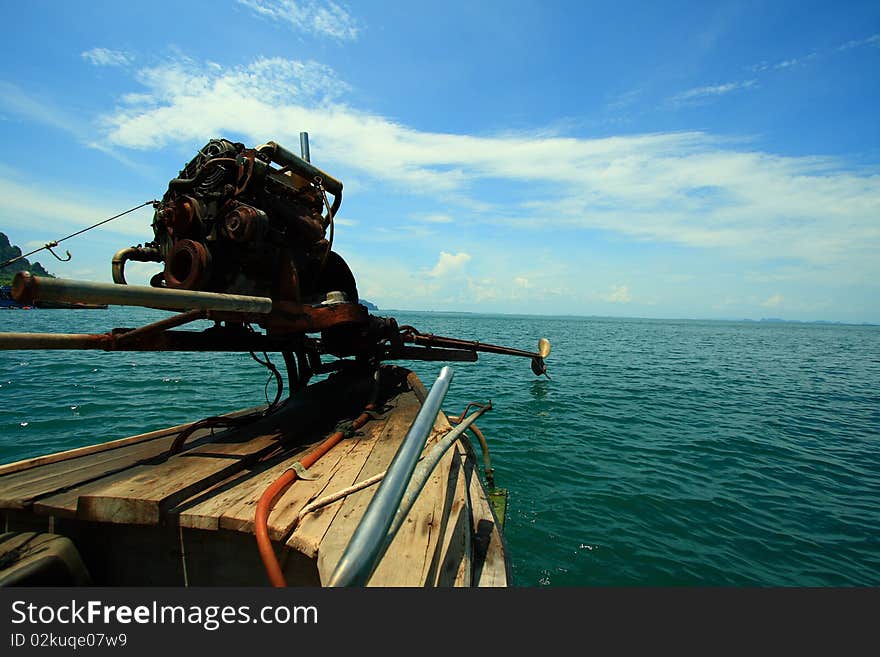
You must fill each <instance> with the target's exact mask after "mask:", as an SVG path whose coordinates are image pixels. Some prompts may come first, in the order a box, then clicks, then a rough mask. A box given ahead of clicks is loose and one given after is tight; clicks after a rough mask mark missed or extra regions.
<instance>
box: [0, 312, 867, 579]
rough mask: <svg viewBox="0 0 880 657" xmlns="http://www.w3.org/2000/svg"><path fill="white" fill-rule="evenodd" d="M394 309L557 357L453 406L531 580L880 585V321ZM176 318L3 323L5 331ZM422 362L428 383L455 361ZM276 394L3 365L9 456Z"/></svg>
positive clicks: (470, 368) (463, 368)
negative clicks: (472, 435)
mask: <svg viewBox="0 0 880 657" xmlns="http://www.w3.org/2000/svg"><path fill="white" fill-rule="evenodd" d="M379 314H382V313H381V311H380V313H379ZM394 315H395V316H396V317H397V318H398V319H399V321H400V322H401V323H409V324H413V325H415V326H417V327H418V328H419V329H421V330H423V331H429V332H434V333H438V334H441V335H451V336H456V337H463V338H471V339H479V340H481V341H485V342H498V343H502V344H509V345H511V346H517V347H520V348H526V349H532V348H534V345H535V344H536V342H537V338H538V337H541V336H544V337H547V338H549V339H550V340H551V342H552V343H553V353H552V355H551V356H550V358H549V359H548V365H549V371H550V375H551V376H552V377H553V379H552V380H547V379H544V378H540V379H538V378H535V377H534V376H533V375H532V373H531V371H530V369H529V364H528V361H527V360H523V359H514V358H505V357H502V356H494V355H491V354H486V355H482V356H481V357H480V362H479V363H473V364H472V363H458V364H453V369H454V370H455V379H454V381H453V383H452V387H451V389H450V393H449V395H448V397H447V401H446V404H445V406H444V407H445V409H446V410H447V411H449V412H455V413H458V412H460V410H461V409H462V408H463V406H464V404H465V403H467V402H468V401H472V400H473V401H485V400H486V399H491V400H492V401H493V403H494V405H495V409H494V410H493V411H491V412H490V413H487V414H486V415H485V416H484V417H483V418H482V419H481V421H480V425H481V427H482V429H483V431H484V432H485V433H486V435H487V437H488V439H489V443H490V446H491V449H492V458H493V465H494V466H495V471H496V482H497V484H498V485H499V486H502V487H506V488H508V489H509V491H510V506H509V511H508V518H507V526H506V540H507V544H508V548H509V550H510V553H511V557H512V567H513V576H514V583H515V584H516V585H519V586H539V585H549V586H571V585H583V586H595V585H601V586H617V585H638V586H655V585H664V586H669V585H673V586H674V585H701V586H704V585H705V586H715V585H733V586H754V585H757V586H765V585H773V586H841V585H842V586H850V585H872V586H877V585H880V328H878V327H868V326H840V325H818V324H769V323H750V322H716V321H674V320H635V319H594V318H540V317H510V316H505V317H499V316H482V315H469V314H461V315H449V314H432V313H411V312H400V313H394ZM161 316H163V314H162V313H159V312H156V311H148V310H141V309H121V308H111V309H110V310H106V311H82V310H80V311H65V310H52V311H40V310H35V311H5V312H3V313H2V314H0V327H2V328H0V330H3V331H55V332H79V331H86V332H103V331H106V330H108V329H109V328H111V327H114V326H136V325H140V324H143V323H145V322H147V321H150V320H152V319H157V318H159V317H161ZM277 361H278V362H279V364H280V358H278V359H277ZM412 367H413V369H415V370H416V371H417V372H418V373H419V375H420V376H422V378H423V380H425V382H426V384H427V385H430V383H431V381H433V378H434V377H435V376H436V374H437V372H438V371H439V368H440V364H437V363H415V364H412ZM266 382H267V375H266V371H265V370H264V369H263V368H261V367H260V366H258V365H257V364H256V363H254V362H253V361H252V360H251V359H250V358H249V356H248V355H247V354H205V355H195V354H162V353H143V354H140V353H103V352H73V351H68V352H33V351H29V352H0V386H2V387H0V403H2V407H3V409H4V410H3V415H2V417H0V462H9V461H14V460H18V459H21V458H25V457H28V456H33V455H36V454H41V453H45V452H51V451H57V450H60V449H69V448H71V447H76V446H79V445H84V444H90V443H93V442H95V441H100V440H106V439H112V438H118V437H124V436H126V435H130V434H133V433H140V432H143V431H148V430H151V429H155V428H160V427H163V426H168V425H171V424H177V423H181V422H185V421H189V420H193V419H196V418H198V417H202V416H206V415H211V414H215V413H219V412H224V411H228V410H231V409H235V408H240V407H245V406H252V405H256V404H259V403H264V402H265V395H266V387H265V386H266ZM273 392H274V389H273V387H272V386H271V385H270V386H269V388H268V394H269V395H270V396H271V395H272V394H273ZM95 427H100V429H96V428H95Z"/></svg>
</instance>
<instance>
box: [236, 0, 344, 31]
mask: <svg viewBox="0 0 880 657" xmlns="http://www.w3.org/2000/svg"><path fill="white" fill-rule="evenodd" d="M238 2H239V4H242V5H244V6H245V7H247V8H248V9H250V10H251V11H252V12H254V13H255V14H257V15H258V16H261V17H263V18H267V19H269V20H273V21H278V22H280V23H285V24H287V25H289V26H290V27H291V28H293V29H294V30H296V31H298V32H305V33H307V34H313V35H316V36H325V37H330V38H333V39H336V40H338V41H354V40H355V39H357V37H358V34H359V33H360V31H361V26H360V24H359V22H358V21H357V20H356V19H355V18H354V17H353V16H352V15H351V14H350V13H349V12H348V11H347V10H346V9H345V8H344V7H342V6H341V5H338V4H336V3H335V2H333V1H332V0H324V1H323V2H320V1H317V0H238Z"/></svg>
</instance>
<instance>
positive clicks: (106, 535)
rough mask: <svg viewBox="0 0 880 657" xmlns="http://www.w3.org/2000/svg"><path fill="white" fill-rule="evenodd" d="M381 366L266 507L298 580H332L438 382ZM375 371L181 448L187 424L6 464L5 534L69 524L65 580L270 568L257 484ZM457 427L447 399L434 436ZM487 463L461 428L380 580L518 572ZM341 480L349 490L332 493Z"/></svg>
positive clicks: (309, 444) (210, 576)
mask: <svg viewBox="0 0 880 657" xmlns="http://www.w3.org/2000/svg"><path fill="white" fill-rule="evenodd" d="M379 380H380V385H381V389H380V393H379V397H378V399H379V403H378V404H376V409H377V410H376V413H375V415H374V417H371V418H370V420H369V421H368V422H367V423H366V424H365V425H364V426H363V428H362V430H361V431H359V432H357V433H355V434H354V435H351V436H348V437H346V438H343V439H342V440H341V441H340V442H339V443H338V444H336V445H335V446H334V447H333V448H332V449H331V450H329V451H328V452H327V454H326V455H324V456H323V457H322V458H321V459H320V460H318V461H317V462H316V463H315V465H314V466H312V467H311V468H309V473H310V475H312V476H314V479H302V480H299V481H296V482H295V483H294V484H293V485H292V486H290V488H289V489H288V490H287V491H286V492H285V493H284V494H283V495H282V496H281V497H280V499H279V500H278V502H277V503H276V504H275V506H274V509H273V511H272V513H271V515H270V517H269V532H270V535H271V539H272V542H273V547H274V548H275V550H276V552H277V554H278V555H279V559H280V562H281V563H282V568H283V573H284V577H285V579H286V581H287V583H288V584H289V585H292V586H293V585H302V586H318V585H321V584H326V583H328V582H329V581H330V578H331V575H332V573H333V570H334V569H335V567H336V565H337V563H338V562H339V559H340V557H341V555H342V552H343V550H344V549H345V547H346V545H347V544H348V541H349V539H350V538H351V535H352V533H353V532H354V529H355V528H356V527H357V525H358V522H359V521H360V520H361V518H362V517H363V515H364V511H365V509H366V507H367V505H368V503H369V502H370V500H371V499H372V497H373V495H374V493H375V491H376V489H377V488H378V483H377V482H374V483H372V484H371V485H367V486H365V487H364V488H361V489H358V487H357V485H356V484H357V483H358V482H362V481H365V480H367V481H369V480H370V479H371V478H375V476H376V475H379V474H381V473H382V472H384V471H385V470H387V469H388V467H389V465H390V463H391V460H392V458H393V457H394V455H395V453H396V452H397V450H398V448H399V447H400V444H401V441H402V439H403V437H404V436H405V435H406V433H407V429H408V428H409V426H410V425H411V424H412V422H413V420H414V419H415V417H416V414H417V412H418V410H419V409H420V405H421V403H422V402H423V401H424V399H425V397H426V394H427V393H426V390H425V388H424V386H423V385H422V383H421V382H420V381H419V379H418V378H417V377H416V375H415V374H413V373H412V372H409V371H408V370H405V369H403V368H399V367H393V366H384V367H383V368H382V375H381V377H380V379H379ZM370 384H371V379H370V377H368V376H364V375H363V373H351V374H349V373H339V374H336V375H333V376H331V377H329V378H328V379H327V380H325V381H323V382H320V383H316V384H314V385H312V386H309V387H308V388H306V390H304V391H303V392H302V393H301V394H299V395H297V396H296V397H295V398H293V399H292V400H291V402H290V403H288V404H287V405H286V408H283V409H282V410H281V411H279V412H278V413H276V414H273V415H271V416H268V417H266V418H265V419H263V420H261V421H259V422H257V423H256V424H252V425H249V426H247V427H246V428H240V429H230V430H227V431H224V432H214V431H212V429H211V428H202V429H198V430H196V431H195V432H193V433H192V435H191V436H190V437H189V439H188V440H187V441H186V443H185V445H184V449H183V450H181V451H180V452H179V453H177V454H170V453H169V449H170V447H171V445H172V444H173V443H174V440H175V438H176V437H177V436H178V435H179V434H180V433H181V431H183V430H184V429H186V428H187V426H188V425H183V426H178V427H172V428H169V429H164V430H161V431H153V432H150V433H147V434H143V435H139V436H132V437H130V438H124V439H121V440H116V441H112V442H108V443H103V444H98V445H92V446H89V447H84V448H80V449H74V450H71V451H67V452H61V453H58V454H51V455H47V456H41V457H37V458H32V459H28V460H24V461H20V462H18V463H11V464H8V465H5V466H0V513H2V516H3V520H2V522H3V527H4V530H5V531H6V532H10V533H17V534H6V535H5V536H6V542H7V543H9V542H10V541H11V540H12V539H13V537H14V536H17V542H15V541H13V543H12V544H11V546H12V547H15V546H17V545H18V544H19V543H20V542H21V541H22V540H23V539H22V538H21V537H22V536H23V535H24V536H25V537H27V535H26V534H22V533H26V532H39V533H41V534H54V535H58V536H63V537H67V538H68V539H70V540H71V541H72V543H73V545H74V546H75V548H76V552H77V553H78V555H79V557H80V558H81V560H82V566H74V567H68V568H67V569H66V572H65V573H62V576H61V577H60V579H59V580H57V581H61V582H62V583H70V582H73V581H76V577H80V578H81V581H89V582H91V583H93V584H96V585H132V586H146V585H162V586H185V585H190V586H193V585H196V586H202V585H256V584H264V583H267V579H266V575H265V572H264V569H263V565H262V564H261V562H260V558H259V555H258V551H257V546H256V544H255V541H254V512H255V508H256V506H257V502H258V499H259V497H260V494H261V493H262V492H263V490H264V489H265V488H266V487H267V486H269V485H270V484H271V483H272V481H274V480H275V479H277V478H278V476H279V475H280V474H281V473H282V472H284V471H285V470H287V469H289V468H290V467H291V466H292V465H293V464H294V463H296V462H297V461H300V460H302V458H303V456H304V455H305V454H306V453H308V452H309V451H310V450H312V449H314V448H315V446H316V445H317V444H318V443H319V442H320V441H321V440H322V439H323V438H325V437H326V435H328V434H329V433H332V432H333V431H335V427H336V425H338V424H339V423H340V422H345V421H346V420H349V421H350V420H351V419H352V418H353V417H355V416H356V414H357V413H358V412H359V407H362V406H363V405H364V404H365V403H366V401H367V397H368V396H369V393H370V387H371V385H370ZM343 402H344V403H343ZM450 429H451V425H450V424H449V421H448V418H447V417H446V416H445V414H443V413H440V414H438V415H437V417H436V419H435V422H434V426H433V431H432V432H431V436H430V438H429V440H428V442H427V447H426V451H428V450H430V449H431V447H432V446H433V445H434V444H436V442H437V441H438V440H439V438H440V437H441V436H442V435H443V434H444V433H446V432H447V431H449V430H450ZM212 434H213V435H212ZM477 470H478V460H477V458H476V455H475V453H474V450H473V447H472V445H471V443H470V441H469V440H468V439H467V437H466V436H463V437H462V438H461V440H460V441H459V442H458V443H457V444H456V445H455V446H454V447H453V448H452V449H450V450H449V451H448V452H447V453H446V454H445V456H444V457H443V459H442V461H441V462H440V464H439V465H438V467H437V468H436V470H435V471H434V473H433V474H432V476H431V479H430V481H429V483H428V485H427V486H426V488H425V489H424V490H423V491H422V493H421V494H420V495H419V497H418V500H417V502H416V503H415V505H414V506H413V507H412V509H411V511H410V512H409V514H408V515H407V517H406V522H405V523H404V525H403V526H402V528H401V529H400V531H399V532H398V534H397V536H396V537H395V538H394V540H393V542H392V543H391V544H390V546H389V548H388V551H387V553H386V554H385V556H384V558H383V559H382V561H381V562H380V563H379V565H378V566H377V568H376V570H375V572H374V573H373V574H372V577H371V578H370V580H369V585H371V586H505V585H507V584H508V583H509V570H508V558H507V553H506V550H505V547H504V542H503V539H502V535H501V522H500V520H499V518H497V517H496V515H495V513H494V511H493V509H492V505H491V504H490V503H489V495H488V493H487V490H486V488H485V486H484V483H483V482H482V481H481V480H480V477H479V476H478V471H477ZM353 485H354V486H353ZM347 489H351V492H348V493H347V494H345V492H344V491H346V490H347ZM340 491H343V494H342V495H341V496H339V497H338V499H332V497H331V500H332V501H329V502H325V503H320V500H321V499H322V498H326V497H328V496H332V495H333V494H334V493H338V492H340ZM315 502H319V504H318V505H314V503H315ZM310 504H311V505H312V506H309V505H310ZM44 538H45V537H44ZM0 542H2V541H0ZM37 547H39V546H37ZM83 571H85V572H86V573H87V575H86V576H85V577H82V576H81V575H80V574H79V573H81V572H83ZM2 572H3V571H2V568H0V582H2V577H3V575H2ZM13 575H14V573H7V576H13ZM65 578H68V579H67V580H65ZM12 579H13V580H14V577H12Z"/></svg>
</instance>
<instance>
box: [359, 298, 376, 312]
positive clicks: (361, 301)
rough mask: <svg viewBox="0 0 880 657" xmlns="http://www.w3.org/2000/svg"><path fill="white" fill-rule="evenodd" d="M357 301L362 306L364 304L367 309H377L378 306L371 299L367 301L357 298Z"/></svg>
mask: <svg viewBox="0 0 880 657" xmlns="http://www.w3.org/2000/svg"><path fill="white" fill-rule="evenodd" d="M358 303H359V304H361V305H362V306H366V307H367V310H379V306H377V305H376V304H375V303H373V302H371V301H367V300H366V299H358Z"/></svg>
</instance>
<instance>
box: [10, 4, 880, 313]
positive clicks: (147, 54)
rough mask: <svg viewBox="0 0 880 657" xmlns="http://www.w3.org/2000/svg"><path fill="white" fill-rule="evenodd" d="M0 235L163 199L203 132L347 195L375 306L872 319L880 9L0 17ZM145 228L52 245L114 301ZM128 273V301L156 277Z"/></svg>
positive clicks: (551, 8)
mask: <svg viewBox="0 0 880 657" xmlns="http://www.w3.org/2000/svg"><path fill="white" fill-rule="evenodd" d="M0 18H2V22H3V25H5V26H6V27H7V30H6V32H5V34H4V40H3V44H2V45H0V49H2V51H3V56H2V57H0V136H2V143H3V144H4V148H3V151H2V154H0V197H2V199H3V203H2V205H0V231H3V232H5V233H6V234H7V235H8V236H9V237H10V240H11V241H12V242H13V243H15V244H18V245H20V246H21V247H22V248H23V249H24V250H25V251H28V250H31V249H33V248H37V247H39V246H41V245H42V244H45V243H46V242H47V241H49V240H53V239H58V238H60V237H63V236H65V235H68V234H70V233H72V232H74V231H76V230H79V229H80V228H83V227H85V226H88V225H91V224H93V223H96V222H98V221H100V220H102V219H105V218H107V217H109V216H112V215H114V214H117V213H118V212H121V211H123V210H126V209H128V208H131V207H133V206H136V205H138V204H140V203H143V202H144V201H147V200H149V199H153V198H161V196H162V194H163V193H164V192H165V190H166V188H167V183H168V180H170V179H171V178H174V177H176V175H177V173H178V171H179V170H180V168H181V167H182V166H183V165H184V164H185V163H186V162H187V161H189V159H191V158H192V157H193V156H194V155H195V153H196V151H197V150H198V149H199V148H200V147H201V146H203V145H204V144H205V143H206V142H207V141H208V140H209V139H211V138H215V137H224V138H227V139H232V140H234V141H241V142H243V143H245V144H246V145H248V146H251V147H252V146H256V145H258V144H261V143H264V142H266V141H269V140H274V141H277V142H278V143H281V144H283V145H286V146H288V147H289V148H290V149H291V150H294V151H298V147H299V146H298V145H299V133H300V132H301V131H306V132H308V133H309V136H310V143H311V157H312V162H313V163H315V164H316V165H317V166H319V167H320V168H322V169H324V170H325V171H327V172H328V173H330V174H331V175H333V176H335V177H336V178H338V179H340V180H342V181H343V183H344V185H345V191H344V199H343V203H342V207H341V209H340V211H339V214H338V216H337V223H336V231H335V238H334V249H335V250H336V251H338V252H339V253H340V254H341V255H342V256H343V258H345V260H346V261H347V262H348V263H349V265H350V267H351V268H352V270H353V272H354V274H355V277H356V278H357V281H358V287H359V290H360V294H361V296H362V297H363V298H365V299H368V300H370V301H372V302H374V303H376V304H377V305H378V306H379V307H380V308H386V309H399V310H436V311H477V312H491V313H522V314H557V315H558V314H563V315H603V316H629V317H664V318H717V319H742V318H751V319H759V318H762V317H776V318H783V319H793V320H815V319H822V320H832V321H845V322H873V323H878V322H880V120H878V117H880V3H877V2H876V0H874V1H871V2H807V1H803V0H801V1H798V2H786V1H783V0H776V1H768V2H723V1H720V2H710V3H707V2H672V1H670V2H662V3H660V2H658V3H654V2H626V1H620V0H616V1H614V2H586V1H584V2H525V1H519V0H508V1H506V2H494V1H492V2H473V1H471V2H458V1H457V0H449V1H447V2H442V3H438V2H406V3H405V2H391V1H386V2H374V1H369V0H364V1H360V2H349V3H344V2H336V1H332V0H295V1H294V0H238V1H235V0H229V1H226V2H224V1H222V0H213V1H206V0H202V1H190V2H184V3H179V4H178V3H176V2H174V3H172V2H165V1H164V0H152V1H151V2H139V1H132V2H125V3H123V2H101V1H92V2H76V1H70V2H63V3H62V2H45V1H32V2H28V3H17V2H11V1H9V0H7V1H5V2H2V3H0ZM151 215H152V210H151V209H149V208H145V209H144V210H141V211H138V212H135V213H132V214H131V215H128V216H126V217H124V218H122V219H118V220H116V221H114V222H110V223H108V224H106V225H105V226H102V227H101V228H99V229H96V230H94V231H90V232H88V233H86V234H84V235H82V236H80V237H76V238H73V239H71V240H69V241H66V242H64V243H63V244H62V248H61V249H59V250H60V251H61V252H63V251H64V250H65V249H68V250H69V251H70V252H71V254H72V259H71V260H70V261H69V262H65V263H62V262H58V261H56V260H54V259H53V258H52V256H51V255H48V254H46V253H45V252H44V253H41V254H39V255H37V256H34V258H32V259H35V260H39V261H40V262H41V263H42V264H43V265H44V266H45V267H46V268H47V269H49V271H52V272H54V273H55V274H57V275H59V276H63V277H66V278H74V279H83V280H95V281H105V282H109V281H110V280H111V274H110V259H111V257H112V255H113V253H115V252H116V251H117V250H118V249H120V248H122V247H126V246H130V245H134V244H140V243H144V242H147V241H149V240H151V239H152V230H151V228H150V221H151ZM157 270H158V269H157V265H156V264H154V263H153V264H151V263H130V264H129V266H128V268H127V274H128V278H129V282H131V283H140V284H145V283H146V281H147V280H148V279H149V276H150V275H152V273H154V272H155V271H157Z"/></svg>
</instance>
